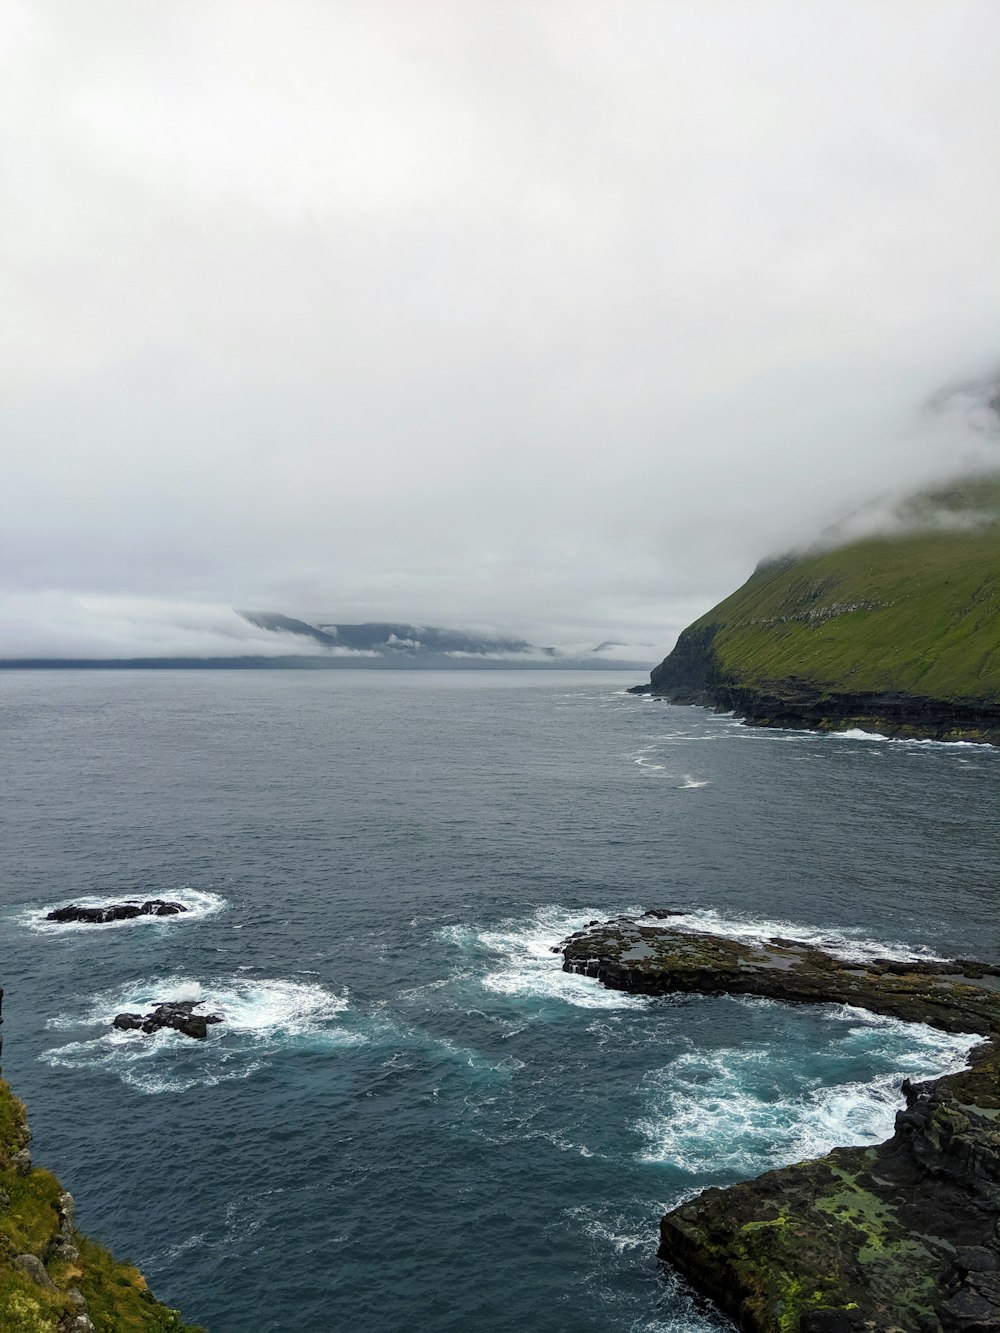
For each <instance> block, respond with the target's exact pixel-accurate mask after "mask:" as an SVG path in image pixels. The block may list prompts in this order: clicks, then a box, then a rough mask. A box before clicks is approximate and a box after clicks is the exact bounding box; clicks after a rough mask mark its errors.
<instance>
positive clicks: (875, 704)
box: [629, 624, 1000, 745]
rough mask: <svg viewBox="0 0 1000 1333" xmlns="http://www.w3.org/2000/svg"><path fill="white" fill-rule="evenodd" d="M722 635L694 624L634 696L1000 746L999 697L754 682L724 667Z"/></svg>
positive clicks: (765, 721)
mask: <svg viewBox="0 0 1000 1333" xmlns="http://www.w3.org/2000/svg"><path fill="white" fill-rule="evenodd" d="M718 632H719V626H718V625H714V624H708V625H693V626H689V628H688V629H686V630H684V632H683V633H682V634H681V636H680V638H679V639H678V640H677V644H676V646H675V648H674V650H673V652H671V654H670V655H669V657H666V658H664V660H663V661H662V662H661V663H660V664H659V665H658V666H656V667H654V668H653V670H652V672H651V673H650V679H649V682H648V684H645V685H634V686H633V687H632V688H631V689H630V690H629V693H630V694H648V695H652V697H653V698H655V699H663V700H665V701H666V702H667V703H674V704H700V705H701V706H702V707H705V708H713V709H715V711H716V712H724V713H735V714H736V716H737V717H739V718H741V719H742V720H743V721H744V722H745V723H746V724H747V725H748V726H751V727H785V728H792V729H795V730H799V731H845V730H848V729H850V728H854V727H857V728H860V729H861V730H864V731H875V732H879V733H880V734H882V735H884V736H892V737H899V738H901V739H910V740H934V741H973V742H980V743H982V744H989V745H1000V702H998V700H997V699H996V698H972V697H970V698H955V699H942V698H935V697H934V696H932V695H919V694H913V693H911V692H909V691H907V690H882V691H871V690H869V691H864V690H849V689H838V688H835V687H833V686H831V685H828V684H823V683H821V682H819V681H815V680H807V679H804V678H800V677H797V676H789V677H785V678H783V679H780V680H773V681H770V682H769V683H766V684H765V683H757V684H749V683H747V682H746V681H745V680H742V681H741V680H740V679H738V678H737V677H736V676H735V675H734V673H733V672H731V671H727V670H726V668H725V666H724V665H723V663H722V662H721V660H720V658H719V654H718V652H717V651H716V648H715V639H716V636H717V634H718Z"/></svg>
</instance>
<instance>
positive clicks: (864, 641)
mask: <svg viewBox="0 0 1000 1333" xmlns="http://www.w3.org/2000/svg"><path fill="white" fill-rule="evenodd" d="M886 526H887V528H888V531H884V532H882V533H878V532H873V533H871V534H870V535H862V536H860V537H856V538H854V539H853V540H850V539H848V540H843V534H841V539H842V540H841V544H838V545H831V542H832V541H835V540H836V537H837V534H836V533H834V534H831V535H829V537H828V539H827V541H825V542H824V543H822V544H820V545H818V546H817V547H815V548H813V549H811V550H808V551H806V552H804V553H802V554H800V555H796V556H788V557H785V558H783V559H780V560H776V561H770V562H766V563H762V564H761V565H759V566H758V568H757V569H756V570H755V571H754V573H753V574H752V575H751V577H750V578H749V579H748V580H747V582H746V583H745V584H744V585H743V586H742V587H741V588H739V589H738V590H737V591H736V592H734V593H733V594H732V595H731V596H730V597H727V598H726V599H725V600H724V601H722V602H720V603H719V604H718V605H717V606H715V607H713V608H712V610H710V611H708V612H706V613H705V615H703V616H701V617H699V619H697V620H696V621H694V623H693V624H691V625H690V626H688V628H687V629H686V630H684V632H683V633H682V634H681V636H680V638H679V639H678V641H677V645H676V647H675V648H674V650H673V652H671V653H670V655H669V656H668V657H667V658H666V659H665V660H664V661H663V662H661V663H660V665H659V666H658V667H656V668H654V670H653V672H652V675H651V678H650V683H649V685H647V686H641V687H637V690H638V691H641V692H647V693H652V694H654V695H659V696H662V697H664V698H667V699H669V700H671V701H673V702H676V703H700V704H707V705H709V706H711V707H715V708H720V709H727V710H733V711H735V712H736V713H737V714H739V715H741V716H742V717H744V718H745V719H746V720H747V721H748V722H751V723H753V724H756V725H759V726H790V727H810V728H818V729H828V730H831V729H843V728H845V727H861V728H865V729H868V730H872V731H878V732H882V733H884V734H890V735H903V736H906V735H912V736H927V737H932V738H935V739H953V740H954V739H967V740H986V741H991V742H994V743H1000V475H994V476H987V477H979V478H976V479H973V480H967V481H963V482H959V483H955V484H954V485H951V486H948V487H943V488H939V489H937V490H934V491H930V492H926V493H924V494H922V495H920V496H917V497H915V498H913V499H912V500H910V501H908V502H907V503H906V504H905V505H903V506H900V507H897V509H896V510H894V511H893V512H892V514H891V515H889V516H888V518H887V520H886ZM849 529H850V524H848V525H847V530H848V531H849Z"/></svg>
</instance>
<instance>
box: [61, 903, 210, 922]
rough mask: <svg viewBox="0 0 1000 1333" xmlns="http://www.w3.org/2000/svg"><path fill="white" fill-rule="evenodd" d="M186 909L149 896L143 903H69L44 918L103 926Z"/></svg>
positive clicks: (180, 904)
mask: <svg viewBox="0 0 1000 1333" xmlns="http://www.w3.org/2000/svg"><path fill="white" fill-rule="evenodd" d="M186 911H187V908H186V907H185V906H184V904H183V903H171V902H165V901H164V900H163V899H162V898H150V899H148V900H147V901H146V902H144V903H113V904H111V905H110V906H109V907H80V906H78V905H77V904H76V903H71V904H70V905H69V906H68V907H57V908H55V909H54V911H51V912H48V913H47V914H46V917H45V920H46V921H58V922H60V923H63V922H68V921H79V922H81V923H83V924H84V925H89V926H103V925H106V924H107V922H109V921H131V920H132V919H133V918H135V917H137V916H176V915H177V914H178V913H179V912H186Z"/></svg>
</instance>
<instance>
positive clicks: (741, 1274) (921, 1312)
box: [559, 912, 1000, 1333]
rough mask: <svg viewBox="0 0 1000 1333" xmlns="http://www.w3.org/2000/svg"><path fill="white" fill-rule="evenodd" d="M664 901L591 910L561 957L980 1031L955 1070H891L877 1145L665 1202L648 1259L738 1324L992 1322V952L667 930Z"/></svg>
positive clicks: (995, 1234) (997, 1175)
mask: <svg viewBox="0 0 1000 1333" xmlns="http://www.w3.org/2000/svg"><path fill="white" fill-rule="evenodd" d="M673 915H675V914H674V913H671V912H662V913H657V912H653V913H647V914H646V915H645V916H643V917H639V918H629V917H622V918H617V919H615V920H612V921H607V922H603V923H602V922H592V923H591V924H590V925H589V926H588V927H587V928H586V929H585V930H583V931H580V932H578V933H577V934H575V935H573V936H570V938H569V939H567V940H565V941H563V943H562V944H561V945H560V946H559V952H561V953H562V955H563V968H564V970H565V971H568V972H577V973H581V974H583V975H585V976H591V977H594V978H596V979H597V980H598V981H600V982H601V983H602V984H603V985H605V986H609V987H611V988H612V989H616V990H623V991H629V992H632V993H635V994H642V995H666V994H675V993H678V992H683V993H688V994H701V995H718V994H727V995H753V996H762V997H767V998H770V999H775V1000H781V1001H785V1002H789V1003H813V1004H830V1003H833V1004H851V1005H857V1006H859V1007H862V1008H865V1009H869V1010H871V1011H872V1012H874V1013H877V1014H883V1015H886V1016H889V1017H893V1018H899V1019H903V1020H906V1021H909V1022H920V1023H926V1024H929V1025H930V1026H932V1027H936V1028H939V1029H941V1030H943V1031H946V1032H951V1033H969V1034H976V1035H979V1036H982V1037H983V1038H984V1040H983V1041H982V1042H981V1043H979V1044H977V1045H976V1046H975V1047H974V1049H973V1050H972V1052H971V1054H970V1058H969V1065H968V1068H967V1069H965V1070H963V1071H962V1072H961V1073H957V1074H951V1075H947V1076H945V1077H943V1078H940V1079H937V1080H935V1081H932V1082H927V1083H920V1084H912V1083H906V1084H904V1085H903V1088H902V1090H901V1095H902V1096H905V1099H906V1105H905V1109H901V1110H900V1112H899V1113H898V1114H897V1117H896V1126H895V1133H894V1134H893V1136H892V1137H891V1138H890V1139H888V1140H887V1141H886V1142H885V1143H882V1144H879V1145H878V1146H877V1147H874V1148H838V1149H835V1150H834V1151H833V1152H832V1153H830V1154H828V1155H827V1156H826V1157H822V1158H819V1159H817V1160H815V1161H810V1162H803V1163H799V1164H796V1165H795V1166H791V1167H785V1168H781V1169H779V1170H776V1171H769V1172H767V1173H766V1174H765V1175H763V1176H761V1177H759V1178H758V1179H757V1180H752V1181H748V1182H746V1183H744V1184H740V1185H735V1186H733V1187H731V1188H729V1189H723V1190H720V1189H709V1190H706V1191H705V1192H704V1193H703V1194H701V1195H700V1196H698V1197H697V1198H696V1199H693V1200H690V1201H689V1202H688V1203H685V1204H682V1205H681V1206H680V1207H679V1208H675V1209H674V1210H673V1211H672V1212H670V1213H668V1214H667V1215H666V1216H665V1217H664V1218H663V1219H662V1222H661V1225H660V1257H661V1258H662V1259H663V1260H665V1261H666V1262H668V1263H670V1264H671V1265H673V1266H674V1267H675V1268H676V1269H677V1270H678V1271H679V1272H680V1273H681V1274H682V1275H683V1276H684V1277H685V1278H686V1279H687V1280H688V1281H689V1282H691V1284H692V1285H693V1286H694V1287H695V1288H696V1289H697V1290H699V1291H700V1292H702V1293H703V1294H704V1295H706V1296H708V1297H709V1298H710V1299H711V1300H712V1301H713V1302H714V1303H715V1304H716V1305H717V1306H718V1307H719V1308H720V1309H721V1310H723V1311H725V1313H726V1314H728V1315H730V1316H731V1317H732V1318H733V1319H734V1320H735V1321H736V1323H737V1325H738V1327H739V1328H740V1329H741V1330H743V1333H990V1331H992V1333H997V1331H998V1330H1000V967H998V966H995V965H990V964H985V963H981V962H977V961H976V960H972V959H960V960H955V961H949V962H928V961H924V960H912V961H907V962H899V961H896V960H888V959H875V960H872V961H866V962H855V961H848V960H845V959H841V958H837V957H834V956H832V955H830V954H827V953H824V952H822V951H821V950H819V949H815V948H813V947H811V946H809V945H807V944H803V943H801V942H798V941H795V940H789V939H784V938H779V937H775V938H772V939H770V940H761V941H737V940H732V939H727V938H724V937H722V936H716V935H709V934H701V933H695V932H693V931H688V930H681V929H678V928H677V927H675V926H671V924H670V918H671V916H673Z"/></svg>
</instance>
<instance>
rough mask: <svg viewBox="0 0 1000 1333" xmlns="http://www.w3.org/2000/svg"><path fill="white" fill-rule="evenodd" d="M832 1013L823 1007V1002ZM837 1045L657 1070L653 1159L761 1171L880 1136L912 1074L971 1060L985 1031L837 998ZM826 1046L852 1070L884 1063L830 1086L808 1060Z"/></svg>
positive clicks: (684, 1062) (760, 1051) (770, 1050)
mask: <svg viewBox="0 0 1000 1333" xmlns="http://www.w3.org/2000/svg"><path fill="white" fill-rule="evenodd" d="M821 1012H822V1011H821ZM825 1013H826V1017H827V1018H828V1019H829V1020H830V1021H831V1022H832V1023H834V1024H838V1025H839V1024H846V1027H843V1028H842V1029H841V1030H840V1031H838V1030H837V1029H836V1028H833V1029H832V1030H831V1034H830V1039H829V1045H828V1046H827V1047H826V1048H824V1049H823V1050H822V1051H820V1052H815V1051H812V1050H810V1051H809V1052H808V1053H807V1052H805V1051H803V1050H801V1049H799V1047H798V1046H797V1045H795V1046H794V1047H793V1048H791V1049H787V1050H783V1049H776V1048H775V1046H774V1045H773V1044H766V1045H752V1046H742V1047H738V1048H733V1049H725V1050H717V1051H700V1052H697V1051H690V1052H685V1053H684V1054H682V1055H679V1056H678V1057H677V1058H676V1059H675V1060H673V1061H672V1062H671V1063H670V1064H669V1065H667V1066H666V1067H665V1068H663V1069H660V1070H657V1071H655V1072H653V1073H651V1074H650V1075H648V1076H647V1079H646V1080H645V1094H646V1101H647V1107H648V1109H647V1112H646V1114H645V1115H644V1116H643V1117H642V1118H641V1119H640V1120H639V1121H638V1123H637V1126H636V1128H637V1129H638V1130H639V1132H640V1133H641V1134H642V1135H643V1137H644V1138H645V1140H646V1148H645V1150H644V1152H643V1153H642V1158H643V1160H646V1161H652V1162H663V1163H671V1164H673V1165H675V1166H677V1167H680V1168H681V1169H682V1170H685V1171H689V1172H692V1173H694V1174H703V1173H713V1174H714V1173H720V1174H723V1175H739V1176H751V1175H756V1174H758V1173H759V1172H761V1171H764V1170H767V1169H770V1168H772V1167H776V1166H783V1165H786V1164H788V1163H790V1162H796V1161H802V1160H804V1159H807V1158H811V1157H819V1156H822V1155H823V1154H824V1153H827V1152H829V1151H830V1150H831V1149H832V1148H835V1147H848V1146H860V1145H865V1144H873V1143H880V1142H882V1140H884V1139H886V1138H888V1137H889V1136H890V1135H891V1133H892V1130H893V1121H894V1119H895V1114H896V1111H897V1110H898V1109H899V1108H900V1107H901V1106H902V1102H903V1099H902V1095H901V1093H900V1084H901V1083H902V1080H903V1079H904V1078H906V1077H908V1076H909V1077H914V1078H937V1077H940V1076H941V1075H943V1074H947V1073H953V1072H955V1071H956V1070H959V1069H962V1068H963V1067H964V1066H965V1063H966V1060H967V1057H968V1053H969V1050H970V1049H971V1047H972V1046H974V1045H975V1044H976V1043H977V1042H978V1041H981V1040H982V1039H981V1038H980V1037H977V1036H975V1035H974V1034H961V1035H950V1034H947V1033H943V1032H938V1031H936V1030H935V1029H933V1028H930V1027H926V1026H924V1025H922V1024H916V1023H903V1022H899V1021H897V1020H895V1019H888V1018H886V1019H883V1018H879V1017H877V1016H875V1015H872V1014H868V1013H865V1012H864V1011H862V1010H856V1009H851V1008H850V1007H849V1006H846V1005H845V1006H838V1007H835V1006H830V1007H829V1008H828V1009H827V1010H826V1011H825ZM816 1055H820V1056H821V1058H822V1059H823V1061H824V1062H825V1063H828V1064H829V1063H832V1064H833V1065H834V1067H836V1066H837V1065H838V1064H840V1065H841V1066H842V1067H843V1068H845V1069H850V1068H851V1066H852V1065H855V1066H856V1065H857V1064H859V1063H860V1064H862V1065H865V1066H867V1067H869V1068H870V1066H871V1065H872V1064H873V1063H878V1064H881V1065H883V1066H884V1069H883V1072H881V1073H879V1074H877V1075H876V1076H874V1077H870V1078H860V1079H859V1078H846V1079H845V1080H844V1081H843V1082H840V1083H836V1084H833V1085H830V1084H826V1085H823V1084H821V1083H820V1082H819V1079H818V1077H812V1078H810V1077H808V1076H806V1075H805V1074H804V1073H803V1069H804V1068H805V1067H806V1066H808V1065H809V1064H811V1063H812V1064H814V1063H815V1057H816Z"/></svg>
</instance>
